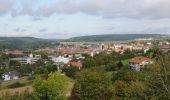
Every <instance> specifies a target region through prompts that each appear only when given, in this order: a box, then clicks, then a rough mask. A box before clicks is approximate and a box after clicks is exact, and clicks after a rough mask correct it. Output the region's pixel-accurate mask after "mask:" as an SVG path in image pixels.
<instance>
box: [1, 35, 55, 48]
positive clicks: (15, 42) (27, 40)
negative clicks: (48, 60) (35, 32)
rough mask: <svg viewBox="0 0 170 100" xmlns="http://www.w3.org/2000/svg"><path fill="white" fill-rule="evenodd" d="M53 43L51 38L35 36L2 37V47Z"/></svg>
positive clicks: (35, 45)
mask: <svg viewBox="0 0 170 100" xmlns="http://www.w3.org/2000/svg"><path fill="white" fill-rule="evenodd" d="M51 44H52V41H51V40H46V39H39V38H34V37H0V48H1V49H2V48H3V49H4V48H36V47H44V46H47V45H48V46H49V45H51Z"/></svg>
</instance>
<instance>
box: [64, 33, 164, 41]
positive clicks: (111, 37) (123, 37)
mask: <svg viewBox="0 0 170 100" xmlns="http://www.w3.org/2000/svg"><path fill="white" fill-rule="evenodd" d="M162 36H165V35H160V34H107V35H90V36H80V37H73V38H70V39H67V40H65V41H71V42H80V41H85V42H88V41H92V42H93V41H127V40H134V39H139V38H158V37H162Z"/></svg>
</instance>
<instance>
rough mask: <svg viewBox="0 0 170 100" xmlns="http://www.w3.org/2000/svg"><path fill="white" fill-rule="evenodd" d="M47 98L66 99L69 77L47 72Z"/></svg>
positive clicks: (53, 99)
mask: <svg viewBox="0 0 170 100" xmlns="http://www.w3.org/2000/svg"><path fill="white" fill-rule="evenodd" d="M47 83H48V96H49V100H63V99H66V93H67V91H68V83H69V79H68V78H67V77H66V76H64V75H61V74H59V73H57V72H55V73H51V74H49V77H48V79H47Z"/></svg>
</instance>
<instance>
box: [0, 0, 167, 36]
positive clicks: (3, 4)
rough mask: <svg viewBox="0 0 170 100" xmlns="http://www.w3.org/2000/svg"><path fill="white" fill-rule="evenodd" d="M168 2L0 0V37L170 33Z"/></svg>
mask: <svg viewBox="0 0 170 100" xmlns="http://www.w3.org/2000/svg"><path fill="white" fill-rule="evenodd" d="M122 5H123V6H122ZM169 5H170V1H168V0H138V1H137V0H128V1H127V0H121V1H120V0H74V1H73V0H48V1H47V0H0V21H1V23H0V27H1V28H0V37H2V36H6V37H28V36H29V37H36V38H44V39H51V38H52V39H53V38H54V39H68V38H72V37H77V36H78V37H79V36H89V35H103V34H114V33H116V34H125V33H126V34H141V33H146V34H148V33H149V34H170V23H169V22H170V14H169V13H167V12H169V11H170V6H169Z"/></svg>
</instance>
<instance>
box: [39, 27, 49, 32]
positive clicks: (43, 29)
mask: <svg viewBox="0 0 170 100" xmlns="http://www.w3.org/2000/svg"><path fill="white" fill-rule="evenodd" d="M47 30H48V28H42V29H40V30H39V32H47Z"/></svg>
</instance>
